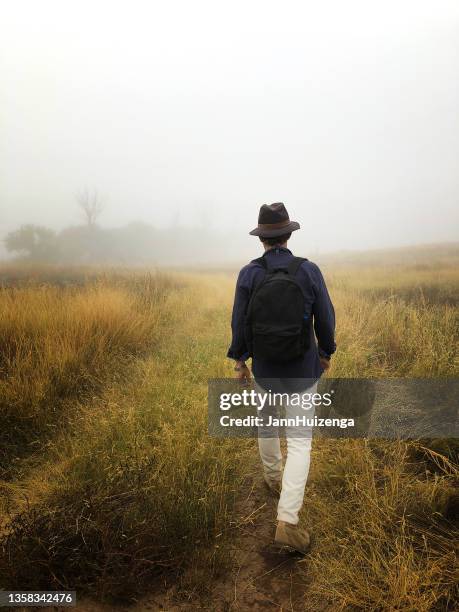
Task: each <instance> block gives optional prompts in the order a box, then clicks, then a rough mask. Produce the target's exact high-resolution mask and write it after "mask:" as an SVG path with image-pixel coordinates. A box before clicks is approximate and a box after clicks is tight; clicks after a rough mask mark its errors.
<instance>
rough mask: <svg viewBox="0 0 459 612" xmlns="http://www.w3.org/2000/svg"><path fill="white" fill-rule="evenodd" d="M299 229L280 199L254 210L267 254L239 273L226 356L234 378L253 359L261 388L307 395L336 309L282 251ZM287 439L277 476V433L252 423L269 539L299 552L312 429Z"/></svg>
mask: <svg viewBox="0 0 459 612" xmlns="http://www.w3.org/2000/svg"><path fill="white" fill-rule="evenodd" d="M298 229H300V225H299V224H298V223H297V222H296V221H290V219H289V215H288V212H287V210H286V208H285V206H284V204H283V203H281V202H278V203H275V204H269V205H268V204H264V205H263V206H262V207H261V208H260V212H259V216H258V226H257V227H256V228H255V229H254V230H252V231H251V232H250V234H251V235H252V236H258V237H259V239H260V240H261V242H262V243H263V246H264V250H265V252H264V254H263V256H262V257H259V258H258V259H254V260H253V261H252V262H250V263H249V264H248V265H246V266H244V267H243V268H242V270H241V271H240V273H239V276H238V279H237V284H236V293H235V299H234V306H233V314H232V321H231V327H232V342H231V346H230V348H229V350H228V354H227V356H228V357H230V358H231V359H234V360H235V362H236V365H235V368H234V369H235V371H236V378H238V379H240V381H241V382H242V383H245V384H248V383H249V382H250V381H251V373H250V370H249V368H248V366H247V364H246V360H247V359H248V358H249V357H251V358H252V373H253V376H254V379H255V386H256V387H257V388H258V389H259V390H262V391H263V390H264V391H267V390H274V391H281V392H282V391H284V392H285V391H287V392H289V393H293V392H296V393H298V392H301V394H304V396H307V394H309V393H312V392H315V390H316V388H317V382H318V380H319V378H320V376H321V375H322V373H323V372H324V371H325V370H328V368H329V367H330V358H331V355H332V354H333V353H334V352H335V350H336V345H335V341H334V331H335V314H334V309H333V304H332V302H331V300H330V297H329V295H328V291H327V287H326V286H325V281H324V279H323V276H322V274H321V272H320V270H319V268H318V267H317V266H316V264H314V263H312V262H310V261H308V260H307V259H303V258H297V257H294V256H293V254H292V252H291V251H290V250H289V249H288V248H287V241H288V240H289V238H290V236H291V234H292V232H294V231H296V230H298ZM311 229H312V228H311ZM314 332H315V334H314ZM316 338H317V342H316ZM289 410H290V411H292V410H293V409H292V408H291V407H290V406H287V408H286V411H287V416H290V414H289ZM293 411H294V412H295V410H293ZM296 412H297V413H298V408H296ZM302 412H303V414H305V415H306V416H307V417H308V419H309V418H312V417H313V416H314V408H313V407H312V408H311V409H309V410H308V411H304V410H302ZM264 416H265V415H264ZM286 438H287V457H286V462H285V468H284V471H283V474H282V453H281V447H280V441H279V436H278V431H277V430H276V429H274V430H273V428H271V429H270V431H268V428H266V427H264V426H260V427H259V428H258V447H259V451H260V457H261V461H262V465H263V473H264V480H265V483H266V485H267V486H268V487H269V489H270V491H271V492H272V493H273V494H275V495H276V496H279V503H278V507H277V528H276V533H275V537H274V541H275V543H276V544H278V545H281V546H290V547H292V548H293V549H295V550H297V551H299V552H302V553H304V552H306V551H307V549H308V548H309V545H310V536H309V533H308V532H307V530H305V529H300V528H299V527H298V520H299V519H298V514H299V511H300V509H301V506H302V504H303V497H304V490H305V486H306V481H307V477H308V472H309V464H310V453H311V442H312V428H308V427H293V428H288V427H287V428H286Z"/></svg>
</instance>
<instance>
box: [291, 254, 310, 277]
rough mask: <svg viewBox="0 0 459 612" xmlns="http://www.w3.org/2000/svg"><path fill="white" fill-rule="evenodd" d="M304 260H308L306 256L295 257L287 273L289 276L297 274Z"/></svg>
mask: <svg viewBox="0 0 459 612" xmlns="http://www.w3.org/2000/svg"><path fill="white" fill-rule="evenodd" d="M303 261H308V260H307V259H306V258H305V257H294V258H293V259H292V261H291V262H290V263H289V264H288V268H287V273H288V275H289V276H295V274H296V273H297V272H298V270H299V267H300V266H301V264H302V263H303Z"/></svg>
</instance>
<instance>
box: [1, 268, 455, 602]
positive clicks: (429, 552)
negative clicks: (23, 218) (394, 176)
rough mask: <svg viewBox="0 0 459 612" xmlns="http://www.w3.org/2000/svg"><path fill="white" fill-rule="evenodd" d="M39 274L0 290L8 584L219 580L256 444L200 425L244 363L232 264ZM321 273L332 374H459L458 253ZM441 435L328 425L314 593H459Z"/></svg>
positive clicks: (135, 585)
mask: <svg viewBox="0 0 459 612" xmlns="http://www.w3.org/2000/svg"><path fill="white" fill-rule="evenodd" d="M43 274H44V275H45V276H43V275H40V271H39V270H38V271H37V270H35V272H34V275H33V277H34V279H33V282H29V281H28V280H27V278H28V276H27V274H26V273H24V272H22V273H21V274H19V276H21V281H20V283H19V284H18V283H16V282H15V281H14V270H13V271H12V270H9V271H8V275H3V278H4V279H5V278H6V277H7V286H5V287H4V288H3V289H2V290H1V292H0V309H1V312H2V318H1V320H0V337H1V342H2V351H1V355H2V357H1V371H0V402H1V413H0V425H1V428H0V436H1V437H2V438H1V443H2V449H3V455H2V470H3V472H2V473H3V476H2V477H3V481H0V490H1V491H2V492H3V494H4V495H3V500H2V504H1V506H0V509H1V511H2V513H3V514H2V523H3V534H2V537H1V548H0V586H2V587H4V588H6V587H8V588H12V587H15V586H17V587H18V588H29V589H32V588H46V589H49V588H63V587H72V588H77V589H79V590H80V591H81V592H83V593H84V592H87V593H91V594H92V596H93V597H95V598H96V599H100V598H106V599H110V598H115V599H121V598H130V597H133V596H134V595H136V594H138V593H142V592H145V590H147V589H148V588H151V585H152V580H153V579H154V578H155V577H156V576H161V577H162V578H161V579H162V580H166V579H167V577H169V578H170V579H171V580H173V579H175V578H176V577H177V576H180V574H181V573H182V570H183V569H184V568H186V567H188V568H189V567H190V566H194V568H195V570H196V571H195V573H194V576H195V578H194V583H193V584H191V585H188V588H195V589H197V590H198V591H205V590H206V588H208V587H209V585H210V583H211V581H212V578H213V577H214V576H216V575H217V574H218V573H219V572H221V570H222V568H224V567H225V564H227V563H228V562H229V560H228V559H227V558H226V547H225V536H224V535H223V536H221V537H218V538H217V535H218V534H220V533H222V532H223V533H225V526H227V525H228V523H229V520H230V518H231V516H232V514H231V513H232V507H233V501H234V497H235V495H236V494H237V489H238V487H239V484H240V482H241V479H242V478H243V476H244V469H245V467H246V466H247V465H249V464H250V462H251V461H252V458H253V456H254V452H256V448H255V445H254V443H253V441H250V440H241V439H239V440H220V439H213V438H210V437H208V436H207V434H206V432H207V422H206V418H207V411H206V402H207V398H206V391H207V386H206V382H207V379H208V378H210V377H223V376H231V375H232V370H231V366H230V364H229V363H227V361H226V360H225V358H224V355H225V352H226V348H227V343H228V340H229V317H230V309H231V301H232V297H233V291H234V284H233V283H234V278H233V277H230V276H228V275H227V274H221V275H218V274H216V273H214V274H207V275H204V274H200V275H196V276H192V275H188V276H183V275H182V276H181V277H178V276H174V275H173V276H168V277H166V276H161V275H148V274H145V273H134V272H132V273H129V272H122V273H115V272H111V273H106V272H104V271H97V272H90V271H84V272H82V271H71V270H67V271H65V274H64V273H63V272H62V271H60V273H56V272H55V271H52V270H46V271H45V272H44V273H43ZM397 274H398V276H397ZM63 276H65V279H66V281H65V283H62V282H60V280H59V279H62V278H63ZM329 277H330V279H329ZM326 278H327V280H330V282H329V287H330V292H331V294H332V298H333V301H334V303H335V307H336V312H337V323H338V338H337V341H338V346H339V350H338V352H337V354H336V356H335V358H334V360H333V372H332V374H333V375H334V376H340V377H343V376H344V377H352V376H377V377H383V376H384V377H385V376H388V377H393V376H419V377H432V376H457V372H458V362H457V333H458V313H457V308H456V304H457V295H458V284H459V279H458V276H457V273H456V271H454V272H452V271H451V269H450V268H449V267H448V266H445V270H443V271H442V269H438V270H430V269H429V270H427V271H426V270H425V269H410V270H406V269H404V268H403V267H398V272H396V271H394V269H393V268H391V269H390V270H387V269H386V270H385V269H383V268H381V267H374V268H373V269H372V270H370V269H368V270H361V271H360V272H359V270H358V269H357V270H356V269H355V268H348V269H344V268H341V269H339V270H338V269H337V270H336V271H335V272H333V271H330V274H326ZM176 279H177V280H176ZM446 281H447V282H446ZM446 285H447V286H448V290H447V292H446V293H447V298H445V296H446V293H445V292H443V293H441V292H442V291H443V288H444V287H445V286H446ZM440 294H442V296H443V297H442V298H441V299H437V298H438V296H439V295H440ZM433 447H434V444H433V443H430V446H429V445H427V446H426V443H424V444H423V447H421V445H420V444H414V443H413V444H408V443H403V442H400V443H395V442H392V443H384V442H378V443H376V442H374V443H365V442H364V441H358V440H340V441H330V440H320V441H319V440H318V441H317V443H316V444H315V445H314V451H313V452H314V456H313V463H312V466H313V468H312V474H311V485H310V486H308V489H307V497H306V500H307V503H306V504H305V509H304V516H303V520H304V521H305V523H310V524H311V525H314V526H315V529H314V531H315V546H314V550H313V552H312V553H311V556H309V557H308V558H307V559H306V560H305V563H304V566H305V572H306V573H307V576H308V579H309V580H308V582H309V587H308V592H307V594H305V604H304V605H305V609H309V610H311V609H314V610H317V609H322V608H321V607H325V606H328V608H327V609H332V610H395V609H399V610H413V611H414V610H419V611H427V610H446V609H454V605H455V604H457V592H456V591H455V581H454V578H455V575H454V571H455V569H456V567H457V566H456V560H455V551H454V538H455V537H456V534H457V531H455V529H457V493H456V492H455V486H457V478H458V473H457V466H456V465H454V463H453V459H454V456H455V453H457V447H456V446H455V445H454V444H453V443H452V444H451V446H448V445H446V446H445V445H443V447H442V446H441V443H440V444H439V443H438V442H437V443H436V446H435V448H436V449H437V452H434V451H432V448H433Z"/></svg>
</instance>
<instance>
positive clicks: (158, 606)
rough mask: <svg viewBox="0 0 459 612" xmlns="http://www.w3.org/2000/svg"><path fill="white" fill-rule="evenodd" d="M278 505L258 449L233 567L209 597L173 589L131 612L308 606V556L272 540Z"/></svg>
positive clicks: (240, 512) (240, 511)
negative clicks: (189, 596)
mask: <svg viewBox="0 0 459 612" xmlns="http://www.w3.org/2000/svg"><path fill="white" fill-rule="evenodd" d="M255 450H256V449H254V451H255ZM276 508H277V500H276V498H275V497H274V496H273V495H272V494H271V493H270V492H269V491H268V489H267V487H266V486H265V484H264V481H263V478H262V474H261V470H260V466H259V463H258V457H257V456H256V453H255V452H254V456H253V461H252V465H250V466H249V469H248V472H247V476H246V479H245V484H244V486H243V488H242V489H241V491H240V499H239V501H238V503H237V506H236V512H235V515H234V516H235V521H236V525H235V527H234V538H233V543H232V545H231V548H230V554H231V556H232V560H233V562H232V567H231V569H230V571H228V572H227V573H226V574H224V575H223V576H221V577H220V579H217V580H216V581H215V583H214V584H213V586H212V591H211V595H210V597H209V599H208V602H207V603H201V602H199V601H187V602H183V600H182V601H180V599H179V598H177V595H176V592H175V589H174V588H172V589H170V590H169V591H168V592H167V593H164V594H162V595H161V596H155V595H152V596H149V597H146V598H145V599H143V600H142V601H140V602H139V603H138V604H137V605H135V606H134V607H132V608H130V609H129V610H130V612H140V611H142V610H165V611H167V612H179V611H180V612H181V611H184V610H190V611H191V610H212V612H214V611H215V612H230V611H231V612H232V611H236V610H238V611H247V610H251V611H254V612H256V611H259V610H260V611H261V610H266V611H268V610H269V611H274V610H277V611H280V612H283V611H287V610H288V611H296V610H298V611H299V610H304V596H305V590H306V589H307V583H306V578H305V576H306V572H305V571H304V570H305V564H307V563H308V557H307V555H306V556H302V555H299V554H295V553H293V552H290V551H289V550H288V549H279V548H277V547H276V546H274V545H273V536H274V531H275V525H276V523H275V519H276Z"/></svg>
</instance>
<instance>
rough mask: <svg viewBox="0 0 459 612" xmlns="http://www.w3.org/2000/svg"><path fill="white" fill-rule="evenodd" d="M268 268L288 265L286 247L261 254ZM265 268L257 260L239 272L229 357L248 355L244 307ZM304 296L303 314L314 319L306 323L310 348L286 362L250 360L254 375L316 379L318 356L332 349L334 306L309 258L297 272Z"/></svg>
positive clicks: (288, 254) (318, 366)
mask: <svg viewBox="0 0 459 612" xmlns="http://www.w3.org/2000/svg"><path fill="white" fill-rule="evenodd" d="M263 257H264V258H265V259H266V263H267V265H268V267H269V268H285V269H286V268H287V267H288V265H289V263H290V262H291V261H292V259H293V257H294V256H293V254H292V253H291V251H290V250H289V249H287V248H285V247H274V248H272V249H269V250H267V251H266V253H265V254H264V256H263ZM265 273H266V270H265V268H264V267H263V266H262V265H261V264H260V263H258V262H251V263H249V264H248V265H246V266H244V267H243V268H242V270H241V271H240V273H239V277H238V281H237V285H236V295H235V301H234V308H233V317H232V330H233V341H232V344H231V347H230V349H229V351H228V357H232V358H233V359H243V358H244V357H246V356H247V354H248V347H247V343H246V338H245V334H244V324H245V316H246V313H247V307H248V304H249V301H250V298H251V296H252V294H253V291H254V289H255V288H256V287H257V286H258V284H259V283H260V282H261V281H262V279H263V278H264V275H265ZM295 278H296V280H297V281H298V283H299V285H300V287H301V289H302V291H303V295H304V303H305V312H304V315H305V317H309V318H310V319H311V320H312V321H313V325H309V333H310V334H311V337H310V342H309V348H308V349H307V350H306V352H305V354H304V355H303V356H302V357H301V358H299V359H295V360H293V361H290V362H287V363H272V362H271V363H270V362H269V361H263V360H260V359H257V358H255V357H254V358H253V359H252V372H253V374H254V376H255V378H257V379H259V378H308V379H316V378H319V377H320V375H321V374H322V372H323V368H322V366H321V364H320V359H319V350H320V354H321V355H326V356H329V355H331V354H332V353H333V352H334V351H335V342H334V328H335V316H334V309H333V305H332V303H331V300H330V297H329V295H328V291H327V288H326V286H325V282H324V279H323V276H322V273H321V272H320V270H319V268H318V266H317V265H316V264H314V263H312V262H310V261H307V260H306V261H304V262H303V263H302V264H301V265H300V267H299V269H298V271H297V273H296V275H295ZM314 331H315V333H316V336H317V340H318V343H319V347H320V348H319V349H318V347H317V345H316V342H315V339H314Z"/></svg>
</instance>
